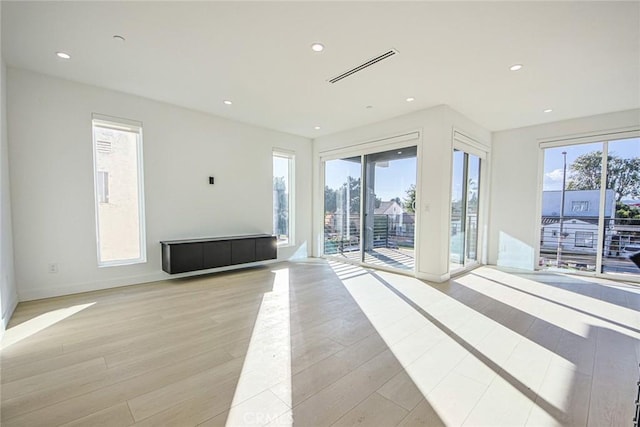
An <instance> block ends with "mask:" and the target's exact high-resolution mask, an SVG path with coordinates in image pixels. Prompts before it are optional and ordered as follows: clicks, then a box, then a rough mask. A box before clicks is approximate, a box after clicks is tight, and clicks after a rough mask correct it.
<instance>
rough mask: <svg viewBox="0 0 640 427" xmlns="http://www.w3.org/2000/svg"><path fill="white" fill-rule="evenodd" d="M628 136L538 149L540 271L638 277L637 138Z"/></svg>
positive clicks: (639, 172)
mask: <svg viewBox="0 0 640 427" xmlns="http://www.w3.org/2000/svg"><path fill="white" fill-rule="evenodd" d="M627 135H628V136H631V137H629V138H620V134H616V135H615V137H616V138H619V139H614V138H603V140H602V141H596V142H588V141H587V142H584V143H571V142H572V141H567V142H569V143H568V144H566V145H565V144H562V143H558V142H550V143H542V144H541V147H542V148H543V149H544V181H543V187H542V218H541V229H542V239H541V241H540V259H539V265H540V267H541V268H543V269H562V270H569V271H588V272H594V273H598V274H600V273H605V274H606V273H615V274H626V275H628V276H635V277H636V278H637V277H638V269H637V267H636V266H635V265H634V264H633V262H631V261H630V260H629V256H631V255H632V254H634V253H636V252H638V251H640V138H639V137H637V136H635V135H637V133H629V134H627ZM561 144H562V145H561Z"/></svg>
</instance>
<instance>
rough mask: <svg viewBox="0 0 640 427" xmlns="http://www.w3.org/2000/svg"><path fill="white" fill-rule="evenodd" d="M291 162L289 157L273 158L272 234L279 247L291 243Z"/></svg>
mask: <svg viewBox="0 0 640 427" xmlns="http://www.w3.org/2000/svg"><path fill="white" fill-rule="evenodd" d="M291 162H292V159H291V158H290V157H285V156H281V155H274V156H273V234H274V235H275V236H276V237H277V238H278V244H281V245H286V244H289V243H290V242H291V227H290V225H291V190H290V187H291V185H290V184H291V183H290V182H289V181H290V179H291Z"/></svg>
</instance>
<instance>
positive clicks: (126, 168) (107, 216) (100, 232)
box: [92, 114, 146, 267]
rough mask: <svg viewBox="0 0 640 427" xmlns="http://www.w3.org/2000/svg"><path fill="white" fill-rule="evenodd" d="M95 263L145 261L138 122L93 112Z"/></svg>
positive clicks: (106, 264)
mask: <svg viewBox="0 0 640 427" xmlns="http://www.w3.org/2000/svg"><path fill="white" fill-rule="evenodd" d="M92 125H93V157H94V186H95V205H96V234H97V238H98V265H99V266H101V267H106V266H114V265H124V264H135V263H140V262H145V261H146V250H145V249H146V246H145V233H144V196H143V175H142V127H141V124H140V123H137V122H132V121H128V120H122V119H112V118H108V117H103V116H98V115H95V114H94V116H93V121H92Z"/></svg>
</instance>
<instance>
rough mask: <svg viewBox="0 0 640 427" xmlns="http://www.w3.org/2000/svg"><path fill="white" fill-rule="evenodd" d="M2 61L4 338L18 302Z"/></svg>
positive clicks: (0, 295)
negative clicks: (14, 267)
mask: <svg viewBox="0 0 640 427" xmlns="http://www.w3.org/2000/svg"><path fill="white" fill-rule="evenodd" d="M1 62H2V63H1V64H0V116H1V126H0V204H1V208H0V307H2V321H1V322H0V337H1V336H2V332H4V329H5V328H6V326H7V324H8V323H9V320H10V319H11V315H12V314H13V310H14V309H15V308H16V305H17V303H18V296H17V293H16V284H15V280H14V269H13V233H12V229H11V196H10V185H9V158H8V146H7V108H6V106H7V102H6V101H7V96H6V95H7V90H6V88H7V85H6V75H7V69H6V67H5V64H4V61H1Z"/></svg>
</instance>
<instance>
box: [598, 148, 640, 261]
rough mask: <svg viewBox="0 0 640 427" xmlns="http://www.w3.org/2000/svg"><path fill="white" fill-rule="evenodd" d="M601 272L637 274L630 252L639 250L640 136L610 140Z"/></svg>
mask: <svg viewBox="0 0 640 427" xmlns="http://www.w3.org/2000/svg"><path fill="white" fill-rule="evenodd" d="M606 182H607V198H609V197H610V198H613V199H615V200H614V201H611V202H609V201H608V203H607V205H606V207H605V212H604V218H603V220H604V239H603V254H602V273H620V274H638V273H640V271H639V270H638V268H637V267H636V265H635V264H634V263H633V262H631V261H630V260H629V256H631V255H633V254H634V253H637V252H640V194H639V193H640V138H630V139H624V140H619V141H610V142H609V143H608V147H607V181H606Z"/></svg>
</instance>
